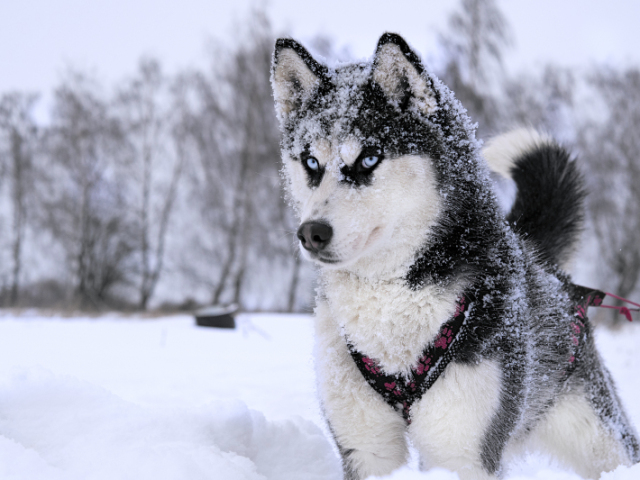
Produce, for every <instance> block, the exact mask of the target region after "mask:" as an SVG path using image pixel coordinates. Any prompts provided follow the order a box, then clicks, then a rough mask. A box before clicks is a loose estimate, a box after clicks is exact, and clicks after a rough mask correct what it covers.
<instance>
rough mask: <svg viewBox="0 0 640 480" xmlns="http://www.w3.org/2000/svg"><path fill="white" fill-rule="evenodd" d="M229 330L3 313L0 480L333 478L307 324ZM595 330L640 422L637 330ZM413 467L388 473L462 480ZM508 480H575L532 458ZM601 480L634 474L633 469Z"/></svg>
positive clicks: (397, 478)
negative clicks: (314, 376)
mask: <svg viewBox="0 0 640 480" xmlns="http://www.w3.org/2000/svg"><path fill="white" fill-rule="evenodd" d="M238 323H239V328H238V329H236V330H235V331H228V330H218V329H211V328H202V327H196V326H195V324H194V322H193V319H192V318H191V317H187V316H173V317H165V318H160V319H143V318H134V319H132V318H124V317H119V316H116V315H112V316H107V315H105V316H102V317H99V318H67V319H62V318H56V317H43V316H38V314H37V313H25V314H22V315H20V316H12V315H11V314H9V313H7V312H5V313H0V479H3V480H4V479H29V480H50V479H52V480H54V479H55V480H62V479H64V480H71V479H73V480H76V479H77V480H93V479H96V480H97V479H100V480H101V479H105V480H107V479H108V480H119V479H132V480H133V479H135V480H147V479H149V480H164V479H167V480H168V479H171V480H173V479H176V480H178V479H180V480H182V479H189V480H199V479H220V480H240V479H242V480H245V479H246V480H258V479H260V480H264V479H269V480H276V479H278V480H279V479H283V480H284V479H291V480H294V479H295V480H307V479H309V480H315V479H318V480H319V479H323V480H324V479H326V480H329V479H340V478H341V474H340V465H339V461H338V459H337V457H336V455H335V453H334V451H333V447H332V446H331V443H330V442H329V440H328V437H327V434H326V430H325V428H324V426H323V424H322V420H321V415H320V410H319V405H318V402H317V400H316V394H315V386H314V379H313V365H312V359H311V350H312V343H313V338H312V327H311V319H310V317H307V316H293V315H242V316H240V317H239V318H238ZM597 335H598V337H597V341H598V344H599V346H600V349H601V352H602V354H603V356H604V358H605V361H606V363H607V365H608V366H609V368H610V369H611V370H612V372H613V375H614V377H615V378H616V380H617V382H618V386H619V390H620V394H621V396H622V398H623V400H624V401H625V404H626V406H627V408H628V410H629V413H630V415H631V417H632V419H633V420H634V422H635V424H636V425H640V402H638V401H637V400H636V399H637V398H638V393H640V385H639V384H638V382H637V380H636V379H637V378H638V373H637V372H638V371H640V370H639V369H640V355H639V354H638V347H637V345H639V344H640V329H639V328H638V326H637V325H628V326H625V328H624V329H623V330H621V331H620V332H609V331H598V333H597ZM415 464H416V461H415V459H414V460H413V461H412V463H411V466H410V467H407V468H405V469H402V470H400V471H398V472H396V473H395V474H393V475H392V476H391V477H388V478H392V479H393V480H418V479H419V480H454V479H457V478H458V477H457V475H455V474H453V473H450V472H446V471H443V470H432V471H429V472H418V471H417V469H416V467H415ZM506 477H507V478H508V479H509V480H524V479H538V480H542V479H545V480H569V479H571V480H575V479H578V478H579V477H577V476H576V475H575V474H573V473H571V472H569V471H567V470H565V469H563V468H562V467H561V466H559V465H558V464H556V463H554V461H553V460H550V459H548V458H544V457H541V456H536V455H530V456H527V457H525V458H522V459H519V460H517V461H515V462H513V463H512V464H511V465H510V467H509V471H508V473H507V475H506ZM601 478H602V480H629V479H638V478H640V465H639V466H636V467H632V468H624V467H620V468H619V469H618V470H616V471H615V472H612V473H609V474H604V475H603V476H602V477H601Z"/></svg>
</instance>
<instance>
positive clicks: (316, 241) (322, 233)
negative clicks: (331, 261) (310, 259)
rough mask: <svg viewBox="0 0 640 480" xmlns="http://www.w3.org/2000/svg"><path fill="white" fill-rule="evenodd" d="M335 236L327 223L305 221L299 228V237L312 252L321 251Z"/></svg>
mask: <svg viewBox="0 0 640 480" xmlns="http://www.w3.org/2000/svg"><path fill="white" fill-rule="evenodd" d="M332 236H333V229H332V228H331V226H329V225H327V224H326V223H321V222H304V223H303V224H302V225H300V228H299V229H298V239H299V240H300V243H301V244H302V246H303V247H304V249H305V250H308V251H309V252H311V253H319V252H321V251H322V250H324V248H325V247H326V246H327V245H328V244H329V242H330V241H331V237H332Z"/></svg>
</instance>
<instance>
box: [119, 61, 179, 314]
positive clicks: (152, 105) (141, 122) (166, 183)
mask: <svg viewBox="0 0 640 480" xmlns="http://www.w3.org/2000/svg"><path fill="white" fill-rule="evenodd" d="M116 105H117V108H118V110H119V112H120V117H121V119H122V123H123V126H124V131H125V132H126V137H127V139H128V141H129V143H130V145H131V150H132V162H131V163H130V165H129V166H130V168H131V172H132V179H133V181H134V183H135V185H134V187H133V188H137V189H138V191H139V193H138V199H137V202H136V204H137V208H136V209H135V210H136V214H137V224H138V230H137V231H138V234H139V253H140V283H139V285H140V286H139V301H138V306H139V308H141V309H143V310H144V309H146V308H147V304H148V302H149V299H150V298H151V296H152V295H153V292H154V290H155V287H156V285H157V283H158V280H159V278H160V274H161V272H162V266H163V263H164V255H165V241H166V235H167V229H168V226H169V219H170V217H171V212H172V210H173V205H174V203H175V197H176V192H177V188H178V183H179V180H180V177H181V173H182V165H183V156H182V155H179V154H178V155H172V153H175V152H172V145H171V137H172V135H171V128H172V125H171V124H172V118H171V114H170V112H171V111H172V109H171V104H170V98H169V91H168V80H167V79H166V77H165V76H164V75H163V73H162V70H161V67H160V64H159V62H158V61H157V60H154V59H142V60H141V61H140V63H139V66H138V72H137V74H136V75H135V76H134V77H133V78H132V79H131V80H129V81H128V82H126V84H125V85H124V87H123V88H122V89H121V90H120V93H119V95H118V98H117V103H116ZM171 162H173V167H172V168H170V172H171V173H170V174H168V175H167V168H166V167H170V163H171Z"/></svg>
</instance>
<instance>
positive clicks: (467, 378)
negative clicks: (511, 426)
mask: <svg viewBox="0 0 640 480" xmlns="http://www.w3.org/2000/svg"><path fill="white" fill-rule="evenodd" d="M501 392H502V388H501V373H500V368H499V366H498V364H497V363H496V362H493V361H490V360H484V361H483V362H481V363H479V364H477V365H476V364H472V365H469V364H462V363H451V364H449V365H448V366H447V368H446V369H445V371H444V373H443V374H442V375H441V376H440V378H438V380H437V381H436V382H435V383H434V384H433V386H432V387H431V388H430V389H429V390H428V391H427V392H426V393H425V394H424V395H423V396H422V399H421V400H420V401H419V402H418V403H416V404H414V405H413V407H412V409H411V418H412V423H411V426H410V428H409V436H410V438H411V439H412V441H413V442H414V445H415V446H416V447H417V448H418V450H419V451H420V456H421V460H422V462H423V465H424V466H425V467H427V468H433V467H441V468H446V469H448V470H452V471H455V472H457V473H458V475H459V476H460V479H461V480H490V479H491V480H494V479H495V478H496V474H497V473H498V472H499V470H500V463H501V456H502V450H503V448H497V449H492V450H491V451H489V450H488V449H487V448H486V444H487V442H486V435H487V432H488V431H489V427H490V426H491V424H492V422H493V421H494V420H495V418H496V415H497V414H498V413H499V409H500V405H501ZM502 447H504V446H502Z"/></svg>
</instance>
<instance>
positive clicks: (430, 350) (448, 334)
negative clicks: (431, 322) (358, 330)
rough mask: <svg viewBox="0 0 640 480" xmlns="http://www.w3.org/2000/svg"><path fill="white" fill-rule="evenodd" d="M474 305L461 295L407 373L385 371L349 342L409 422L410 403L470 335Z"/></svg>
mask: <svg viewBox="0 0 640 480" xmlns="http://www.w3.org/2000/svg"><path fill="white" fill-rule="evenodd" d="M472 308H473V297H472V296H471V295H470V294H463V295H462V296H461V297H460V298H459V299H458V303H457V305H456V310H455V313H454V314H453V318H451V320H449V321H448V322H446V323H445V324H444V325H442V327H440V331H439V332H438V335H437V336H436V339H435V341H434V342H433V345H428V346H427V348H425V349H424V350H423V352H422V355H421V356H420V358H419V360H418V364H417V365H415V366H413V367H411V372H410V373H409V375H408V376H405V375H400V374H398V375H388V374H386V373H384V372H383V371H382V369H381V368H380V366H379V365H378V363H377V362H376V361H375V360H373V359H372V358H370V357H367V356H366V355H363V354H362V353H360V352H358V351H357V350H356V349H355V347H354V346H353V345H352V344H350V343H349V342H347V347H348V348H349V352H350V353H351V357H352V358H353V360H354V362H355V363H356V366H357V367H358V369H359V370H360V372H361V373H362V376H363V377H364V378H365V380H366V381H367V382H368V383H369V385H371V387H372V388H373V389H374V390H375V391H376V392H378V393H379V394H380V395H381V396H382V398H384V400H385V401H386V402H387V403H388V404H389V405H391V406H392V407H393V408H394V409H395V410H396V411H400V412H402V416H403V418H404V419H405V421H406V422H407V424H410V423H411V416H410V410H411V405H413V403H414V402H415V401H417V400H420V398H422V395H424V393H425V392H426V391H427V390H429V388H431V386H432V385H433V384H434V383H435V381H436V380H437V379H438V377H440V374H442V372H443V371H444V369H445V368H446V367H447V365H449V362H451V360H453V358H454V357H455V355H456V353H457V352H458V351H459V350H460V349H461V348H462V346H463V345H464V342H465V340H466V339H467V336H468V328H467V318H468V317H469V313H470V311H471V310H472Z"/></svg>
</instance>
